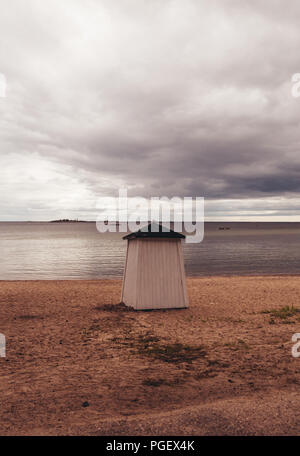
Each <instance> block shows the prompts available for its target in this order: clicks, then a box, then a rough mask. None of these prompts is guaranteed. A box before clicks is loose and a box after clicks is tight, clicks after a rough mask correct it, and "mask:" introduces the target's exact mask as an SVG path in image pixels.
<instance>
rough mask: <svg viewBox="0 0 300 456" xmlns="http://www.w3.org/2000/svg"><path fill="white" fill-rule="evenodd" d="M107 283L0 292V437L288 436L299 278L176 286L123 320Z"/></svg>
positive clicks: (295, 429) (297, 429) (299, 366)
mask: <svg viewBox="0 0 300 456" xmlns="http://www.w3.org/2000/svg"><path fill="white" fill-rule="evenodd" d="M120 292H121V281H119V280H98V281H97V280H94V281H16V282H14V281H11V282H4V281H2V282H0V332H1V333H3V334H5V335H6V338H7V357H6V358H0V368H1V374H0V375H1V382H0V405H1V406H0V435H172V434H173V435H295V434H296V435H299V434H300V411H299V407H298V405H299V386H300V358H293V357H292V356H291V348H292V345H293V343H292V341H291V338H292V335H293V334H294V333H296V332H300V313H299V314H298V313H297V312H292V313H291V314H289V313H287V312H278V313H276V312H275V313H273V314H272V313H270V311H272V310H274V309H280V308H281V307H282V306H286V305H289V306H295V307H297V306H298V307H299V308H300V277H286V276H282V277H218V278H191V279H188V292H189V299H190V308H189V309H184V310H168V311H150V312H149V311H148V312H134V311H130V310H128V309H126V308H125V309H124V308H123V307H122V306H119V305H118V302H119V298H120Z"/></svg>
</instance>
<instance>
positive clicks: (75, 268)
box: [0, 222, 300, 280]
mask: <svg viewBox="0 0 300 456" xmlns="http://www.w3.org/2000/svg"><path fill="white" fill-rule="evenodd" d="M204 228H205V229H204V239H203V241H202V242H201V243H198V244H194V243H186V242H184V241H183V244H182V246H183V253H184V261H185V270H186V274H187V275H188V276H230V275H239V276H241V275H268V274H275V275H278V274H280V275H284V274H292V275H297V274H300V223H296V222H293V223H277V222H206V223H205V227H204ZM123 236H124V233H109V232H108V233H102V234H101V233H99V232H98V231H97V228H96V223H93V222H82V223H81V222H77V223H70V222H66V223H50V222H49V223H48V222H1V223H0V280H41V279H47V280H53V279H55V280H63V279H99V278H118V277H122V275H123V268H124V262H125V255H126V243H127V241H126V240H123Z"/></svg>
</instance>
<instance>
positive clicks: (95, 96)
mask: <svg viewBox="0 0 300 456" xmlns="http://www.w3.org/2000/svg"><path fill="white" fill-rule="evenodd" d="M0 1H1V14H0V30H1V46H0V73H2V74H3V75H4V76H5V78H6V81H7V89H6V98H0V192H1V194H0V219H1V220H47V219H53V218H60V217H69V218H73V217H76V218H77V217H78V218H81V219H95V217H96V215H97V204H98V203H97V202H98V201H99V198H100V197H101V196H106V195H109V196H117V193H118V189H119V188H120V187H122V188H124V187H126V188H128V189H129V190H130V192H129V194H130V195H132V196H134V195H138V196H147V197H151V196H164V195H166V196H169V197H171V196H193V197H196V196H202V197H205V199H206V216H207V219H208V220H212V219H214V220H224V219H234V220H291V221H292V220H298V221H300V153H299V145H300V98H293V97H292V95H291V87H292V84H291V77H292V75H293V74H294V73H299V72H300V2H299V1H298V0H290V1H289V2H288V6H287V2H286V0H285V1H281V0H269V1H268V0H267V1H261V0H260V1H255V0H251V1H250V0H249V1H242V2H241V1H240V0H225V1H214V0H207V1H206V0H84V1H83V0H80V1H79V0H64V1H62V0H51V1H40V0H26V1H24V0H10V1H9V2H5V1H4V0H0Z"/></svg>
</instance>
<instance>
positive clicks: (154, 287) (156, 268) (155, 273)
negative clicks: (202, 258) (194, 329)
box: [122, 238, 188, 310]
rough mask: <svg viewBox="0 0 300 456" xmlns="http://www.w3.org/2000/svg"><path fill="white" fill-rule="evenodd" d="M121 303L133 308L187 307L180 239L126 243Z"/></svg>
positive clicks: (138, 240)
mask: <svg viewBox="0 0 300 456" xmlns="http://www.w3.org/2000/svg"><path fill="white" fill-rule="evenodd" d="M123 283H124V285H123V294H122V300H123V302H124V303H125V304H127V305H130V306H133V307H134V308H135V309H140V310H142V309H168V308H169V309H171V308H182V307H188V298H187V292H186V279H185V272H184V262H183V254H182V247H181V240H180V239H149V238H148V239H147V238H145V239H135V240H130V241H129V243H128V250H127V259H126V266H125V275H124V282H123Z"/></svg>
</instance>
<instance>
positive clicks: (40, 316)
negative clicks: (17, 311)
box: [18, 314, 44, 320]
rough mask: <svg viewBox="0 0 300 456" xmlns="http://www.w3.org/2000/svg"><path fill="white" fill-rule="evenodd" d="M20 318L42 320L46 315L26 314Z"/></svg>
mask: <svg viewBox="0 0 300 456" xmlns="http://www.w3.org/2000/svg"><path fill="white" fill-rule="evenodd" d="M18 318H20V319H21V320H42V319H43V318H44V317H43V316H42V315H30V314H25V315H20V316H19V317H18Z"/></svg>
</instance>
